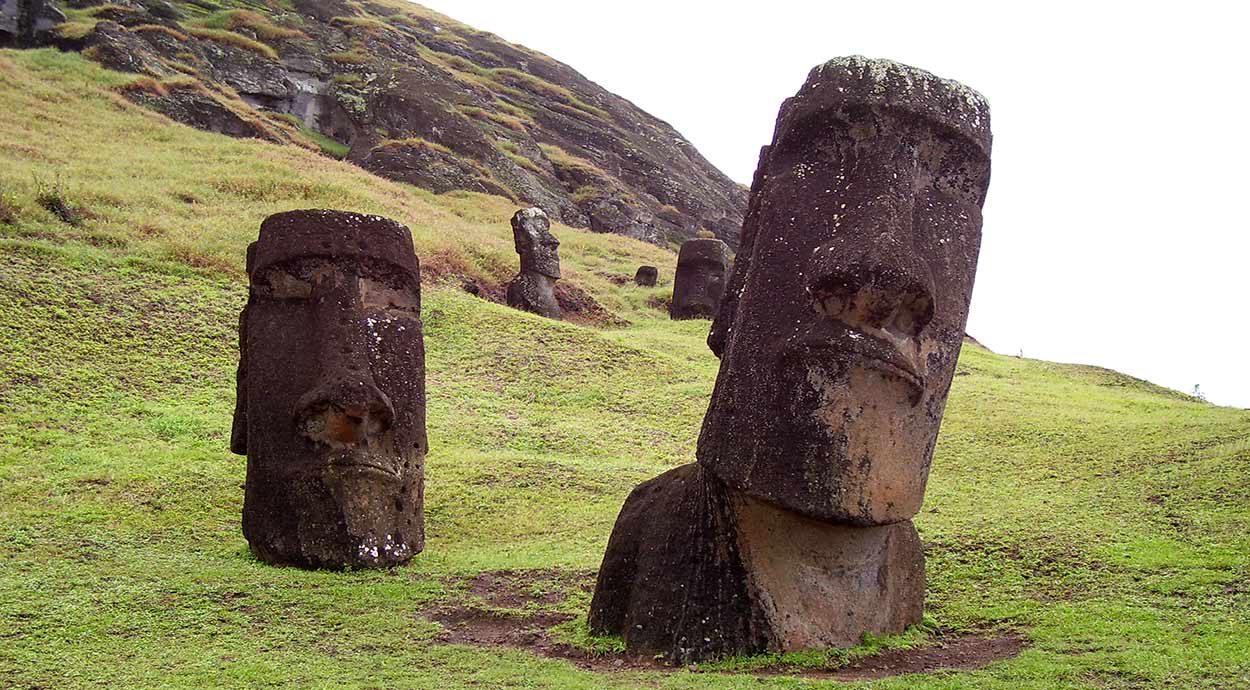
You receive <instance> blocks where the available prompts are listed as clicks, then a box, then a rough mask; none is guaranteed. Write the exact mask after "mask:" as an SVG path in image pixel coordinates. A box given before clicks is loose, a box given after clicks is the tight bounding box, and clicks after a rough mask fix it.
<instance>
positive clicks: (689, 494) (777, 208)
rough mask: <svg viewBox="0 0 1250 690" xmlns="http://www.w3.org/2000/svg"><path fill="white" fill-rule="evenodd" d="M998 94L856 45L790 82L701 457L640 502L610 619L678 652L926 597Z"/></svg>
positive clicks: (626, 512)
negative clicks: (928, 536)
mask: <svg viewBox="0 0 1250 690" xmlns="http://www.w3.org/2000/svg"><path fill="white" fill-rule="evenodd" d="M989 170H990V129H989V108H988V105H987V104H986V102H985V100H984V98H982V97H981V96H980V95H979V94H977V93H976V92H974V91H972V90H971V89H968V88H967V87H964V86H962V85H960V84H958V83H956V82H953V81H949V80H945V79H940V78H938V77H935V76H934V75H932V74H929V73H928V72H925V71H923V70H919V69H915V68H912V67H908V66H905V65H900V64H898V63H894V62H889V61H884V60H868V59H865V58H860V57H854V58H841V59H836V60H832V61H830V62H828V63H826V64H824V65H822V66H820V67H817V68H816V69H815V70H813V71H812V72H811V74H810V75H809V76H808V79H807V82H806V83H805V84H804V86H803V87H802V88H801V89H800V91H799V92H798V94H797V95H796V96H794V97H793V98H791V99H789V100H787V101H786V102H785V103H784V104H783V106H782V108H781V112H780V115H779V117H778V121H777V127H776V131H775V134H774V139H773V142H772V143H771V144H770V145H769V146H767V147H765V148H764V150H763V151H762V152H761V156H760V164H759V167H758V169H757V170H756V175H755V180H754V183H753V185H752V189H751V200H750V205H749V207H748V211H747V216H746V220H745V222H744V225H743V231H742V238H741V243H740V247H739V253H738V256H737V259H736V261H735V265H734V270H733V274H732V276H731V277H730V280H729V284H728V287H727V292H726V295H725V298H724V302H723V303H722V305H721V309H720V311H719V313H718V315H717V318H716V320H715V321H714V323H713V326H712V331H711V334H710V335H709V338H708V344H709V346H710V347H711V348H712V350H713V351H714V352H715V353H716V354H717V355H718V356H720V357H721V367H720V372H719V374H718V376H717V381H716V387H715V390H714V392H713V394H712V400H711V403H710V405H709V407H708V412H707V415H706V416H705V418H704V423H703V430H702V433H701V434H700V437H699V443H698V450H697V458H698V462H697V463H696V464H693V465H686V466H683V467H680V468H677V469H675V470H672V471H670V472H668V473H666V474H664V475H661V476H660V477H657V478H655V479H653V480H651V481H649V482H646V483H644V484H642V485H640V486H639V487H638V488H637V489H635V490H634V492H633V493H632V494H631V495H630V497H629V498H628V499H627V500H626V503H625V506H624V508H623V509H622V511H621V515H620V517H619V518H618V519H617V524H616V527H615V528H614V530H613V534H612V538H611V540H610V542H609V545H608V550H607V554H606V555H605V557H604V563H603V567H602V568H601V569H600V574H599V580H598V584H597V586H596V591H595V596H594V599H593V601H592V604H591V613H590V623H591V628H592V629H593V630H594V631H596V632H599V633H615V634H620V635H622V636H624V638H625V642H626V644H627V646H629V647H630V648H631V649H633V650H635V651H638V652H646V653H659V654H664V655H665V656H667V657H668V658H669V659H671V660H672V661H674V662H678V663H684V662H687V661H692V660H698V659H702V658H708V657H714V656H720V655H727V654H744V653H755V652H762V651H765V650H774V651H793V650H797V649H803V648H809V647H819V646H847V645H852V644H855V643H856V642H857V641H858V640H859V639H860V637H861V636H862V635H863V633H866V632H871V633H874V634H882V633H896V632H901V631H902V630H903V629H905V628H906V626H907V625H910V624H912V623H915V622H917V621H919V620H920V617H921V615H922V613H923V596H924V558H923V554H922V552H921V548H920V542H919V539H918V538H917V536H916V532H915V528H914V527H913V526H912V523H911V518H912V517H913V516H914V515H915V514H916V513H917V511H918V510H919V508H920V504H921V501H922V500H923V497H924V488H925V483H926V481H927V478H928V472H929V464H930V461H931V460H932V456H933V448H934V444H935V442H936V439H937V433H938V427H939V425H940V422H941V418H942V413H943V410H944V407H945V403H946V397H947V393H948V391H949V389H950V384H951V380H952V377H953V376H954V371H955V363H956V359H957V357H958V355H959V347H960V344H961V342H962V338H963V330H964V325H965V322H966V320H967V316H968V303H969V299H970V297H971V293H972V284H973V278H974V275H975V271H976V262H977V254H978V251H979V246H980V237H981V205H982V203H983V202H984V200H985V194H986V189H987V187H988V184H989Z"/></svg>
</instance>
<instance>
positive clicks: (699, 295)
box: [668, 237, 732, 319]
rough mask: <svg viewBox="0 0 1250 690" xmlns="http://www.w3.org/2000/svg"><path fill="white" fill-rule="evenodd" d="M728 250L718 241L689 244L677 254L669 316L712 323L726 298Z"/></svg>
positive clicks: (694, 240) (729, 262)
mask: <svg viewBox="0 0 1250 690" xmlns="http://www.w3.org/2000/svg"><path fill="white" fill-rule="evenodd" d="M731 263H732V261H731V260H730V258H729V247H728V246H726V245H725V243H724V242H721V241H720V240H717V239H712V238H704V237H698V238H695V239H693V240H686V241H685V242H683V243H682V245H681V251H679V252H678V254H677V272H676V275H675V276H674V277H673V301H672V303H671V304H670V305H669V309H668V314H669V316H671V317H672V318H674V319H712V318H715V317H716V312H717V310H718V309H720V302H721V298H722V297H723V296H724V294H725V276H726V275H727V274H728V273H729V269H730V264H731Z"/></svg>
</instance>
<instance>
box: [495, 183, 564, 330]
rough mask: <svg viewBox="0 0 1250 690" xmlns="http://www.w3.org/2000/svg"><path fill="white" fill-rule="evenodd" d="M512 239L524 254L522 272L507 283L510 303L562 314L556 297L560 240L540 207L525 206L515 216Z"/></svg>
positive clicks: (550, 315)
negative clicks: (552, 232) (552, 230)
mask: <svg viewBox="0 0 1250 690" xmlns="http://www.w3.org/2000/svg"><path fill="white" fill-rule="evenodd" d="M512 240H513V242H515V243H516V253H517V254H520V255H521V272H520V273H518V274H517V276H516V277H515V278H513V279H512V282H510V283H508V306H510V307H514V308H516V309H522V310H524V311H529V312H533V313H535V314H540V315H542V316H546V317H547V318H551V319H559V318H561V317H562V316H563V314H562V312H561V310H560V303H559V302H558V301H556V294H555V285H556V281H557V280H559V279H560V240H558V239H556V236H555V235H552V234H551V221H549V220H547V214H546V213H544V212H543V210H542V209H541V208H524V209H521V210H520V211H517V212H516V214H515V215H513V216H512Z"/></svg>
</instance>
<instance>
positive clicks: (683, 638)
mask: <svg viewBox="0 0 1250 690" xmlns="http://www.w3.org/2000/svg"><path fill="white" fill-rule="evenodd" d="M924 589H925V578H924V556H923V553H922V550H921V543H920V539H919V537H918V536H917V534H916V529H915V527H913V526H912V524H911V522H910V521H907V522H902V523H898V524H895V525H887V526H883V527H868V528H861V527H850V526H844V525H832V524H829V523H826V522H822V521H819V520H812V519H810V518H805V517H802V516H800V515H796V514H794V513H791V512H789V511H785V510H780V509H778V508H775V507H773V506H769V505H768V504H765V503H762V502H760V501H758V500H755V499H752V498H751V497H749V496H747V495H745V494H743V493H741V492H738V491H735V490H734V489H732V488H730V487H728V486H727V485H725V484H724V483H723V482H721V481H720V480H719V479H717V478H716V477H715V475H712V474H711V473H709V472H707V471H706V470H704V469H703V468H701V467H700V466H699V465H698V464H690V465H683V466H682V467H679V468H677V469H674V470H671V471H669V472H667V473H665V474H662V475H660V476H659V477H656V478H655V479H652V480H650V481H647V482H644V483H643V484H641V485H639V486H638V487H637V488H636V489H634V491H633V493H631V494H630V496H629V498H628V499H627V500H626V501H625V506H624V507H623V508H622V509H621V514H620V516H619V517H618V518H617V522H616V525H615V527H614V528H613V530H612V538H611V540H610V542H609V543H608V549H607V554H606V555H605V557H604V560H603V565H602V567H601V568H600V570H599V577H598V582H597V584H596V587H595V594H594V598H593V600H592V601H591V609H590V627H591V630H592V631H593V632H595V633H598V634H615V635H621V636H622V638H623V639H624V641H625V644H626V646H627V648H628V649H629V650H630V651H631V652H633V653H639V654H647V655H651V654H659V655H663V657H664V659H665V660H666V661H668V662H669V663H678V664H681V663H688V662H690V661H698V660H702V659H708V658H714V657H720V656H726V655H731V654H744V653H756V652H762V651H765V650H772V651H786V652H789V651H796V650H800V649H808V648H812V647H831V646H833V647H849V646H852V645H855V644H857V643H858V642H859V641H860V639H861V638H862V637H863V634H864V633H865V632H870V633H873V634H893V633H900V632H902V631H903V630H905V629H906V628H907V626H908V625H911V624H913V623H916V622H918V621H919V620H920V618H921V615H922V613H923V609H924Z"/></svg>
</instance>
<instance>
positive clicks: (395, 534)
mask: <svg viewBox="0 0 1250 690" xmlns="http://www.w3.org/2000/svg"><path fill="white" fill-rule="evenodd" d="M248 273H249V276H250V281H251V290H250V292H249V298H248V303H247V306H246V307H245V308H244V311H243V314H242V316H241V318H240V333H239V349H240V362H239V372H238V402H237V405H236V409H235V422H234V424H235V428H234V432H233V434H232V441H231V445H232V449H233V450H234V451H235V452H236V453H245V454H246V455H247V456H248V466H247V479H246V484H245V487H246V488H245V498H244V509H243V531H244V535H245V536H246V537H247V539H248V542H249V544H250V545H251V548H252V551H253V552H254V553H256V555H257V556H258V557H259V558H261V559H262V560H264V561H266V562H269V563H275V564H289V565H297V566H302V567H329V568H336V567H343V566H354V567H375V566H387V565H395V564H398V563H403V562H406V561H407V560H408V559H410V558H411V557H412V555H413V554H414V553H417V552H419V551H420V550H421V549H422V547H423V545H424V526H423V524H422V515H423V513H422V503H423V489H422V487H423V477H424V458H425V453H426V450H427V447H428V444H427V441H426V430H425V351H424V343H423V339H422V327H421V292H420V269H419V265H418V262H417V258H416V256H415V255H414V254H413V247H412V238H411V236H410V235H409V233H408V230H407V228H405V227H403V226H402V225H400V224H398V223H395V222H394V221H390V220H387V219H385V218H380V217H377V216H364V215H360V214H355V213H345V212H340V211H322V210H314V211H292V212H288V213H281V214H278V215H275V216H271V217H270V218H268V219H267V220H266V221H265V222H264V223H263V224H262V226H261V231H260V237H259V239H258V240H257V241H256V242H255V243H253V244H252V246H251V247H249V250H248Z"/></svg>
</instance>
